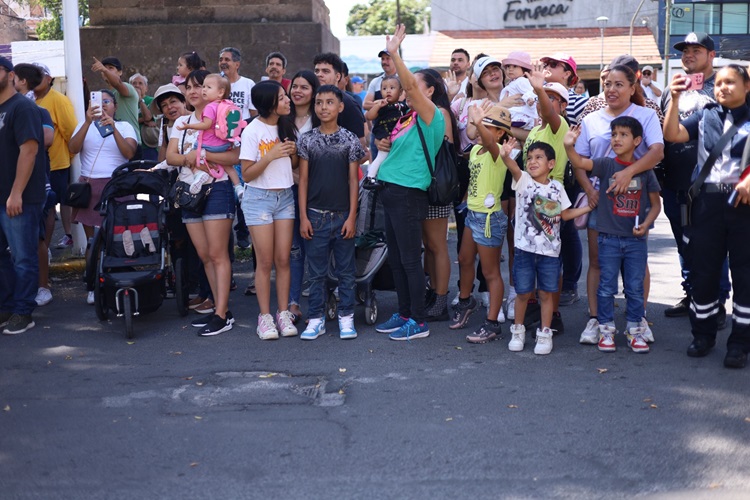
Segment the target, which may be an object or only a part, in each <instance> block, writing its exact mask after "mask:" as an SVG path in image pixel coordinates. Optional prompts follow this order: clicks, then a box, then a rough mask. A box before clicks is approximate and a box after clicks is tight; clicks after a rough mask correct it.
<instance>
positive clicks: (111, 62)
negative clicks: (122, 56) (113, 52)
mask: <svg viewBox="0 0 750 500" xmlns="http://www.w3.org/2000/svg"><path fill="white" fill-rule="evenodd" d="M102 64H103V65H105V66H114V67H115V68H117V71H122V63H121V62H120V60H119V59H118V58H116V57H105V58H104V59H102Z"/></svg>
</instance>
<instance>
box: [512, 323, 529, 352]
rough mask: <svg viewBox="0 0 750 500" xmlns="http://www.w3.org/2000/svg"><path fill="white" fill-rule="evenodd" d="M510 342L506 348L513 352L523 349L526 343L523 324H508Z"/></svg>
mask: <svg viewBox="0 0 750 500" xmlns="http://www.w3.org/2000/svg"><path fill="white" fill-rule="evenodd" d="M510 334H511V335H512V337H511V338H510V342H508V350H509V351H513V352H521V351H523V345H524V343H526V327H525V326H523V325H510Z"/></svg>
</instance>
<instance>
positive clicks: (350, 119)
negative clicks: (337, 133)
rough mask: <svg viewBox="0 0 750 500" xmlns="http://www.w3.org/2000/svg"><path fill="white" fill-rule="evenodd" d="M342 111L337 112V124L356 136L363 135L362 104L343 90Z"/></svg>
mask: <svg viewBox="0 0 750 500" xmlns="http://www.w3.org/2000/svg"><path fill="white" fill-rule="evenodd" d="M343 95H344V111H342V112H341V113H340V114H339V119H338V123H339V126H341V127H344V128H345V129H346V130H348V131H349V132H351V133H352V134H354V135H356V136H357V137H364V136H365V115H364V113H362V106H360V105H359V104H358V103H357V101H355V100H354V98H353V97H352V96H350V95H349V94H347V93H346V92H343Z"/></svg>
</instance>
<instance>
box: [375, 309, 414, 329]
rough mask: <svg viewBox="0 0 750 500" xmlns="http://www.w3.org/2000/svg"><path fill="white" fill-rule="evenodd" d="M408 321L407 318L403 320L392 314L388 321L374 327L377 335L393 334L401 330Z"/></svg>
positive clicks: (397, 314)
mask: <svg viewBox="0 0 750 500" xmlns="http://www.w3.org/2000/svg"><path fill="white" fill-rule="evenodd" d="M408 321H409V318H403V317H401V315H400V314H399V313H393V316H391V317H390V318H389V319H388V321H386V322H384V323H380V324H379V325H377V326H376V327H375V331H376V332H378V333H393V332H396V331H398V330H400V329H401V327H402V326H404V325H405V324H406V323H407V322H408Z"/></svg>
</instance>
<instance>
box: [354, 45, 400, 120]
mask: <svg viewBox="0 0 750 500" xmlns="http://www.w3.org/2000/svg"><path fill="white" fill-rule="evenodd" d="M378 57H379V58H380V66H381V67H382V68H383V74H382V75H380V76H377V77H375V78H373V79H372V81H371V82H370V86H369V87H367V95H366V96H365V102H364V105H363V106H362V107H363V108H364V109H365V111H368V110H369V109H370V108H371V107H372V105H373V103H374V102H375V101H377V100H379V99H382V98H383V96H382V95H380V84H381V83H382V82H383V77H384V76H385V75H388V76H393V75H395V74H396V66H395V65H394V64H393V61H392V60H391V55H390V54H389V53H388V51H387V50H381V51H380V52H378Z"/></svg>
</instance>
